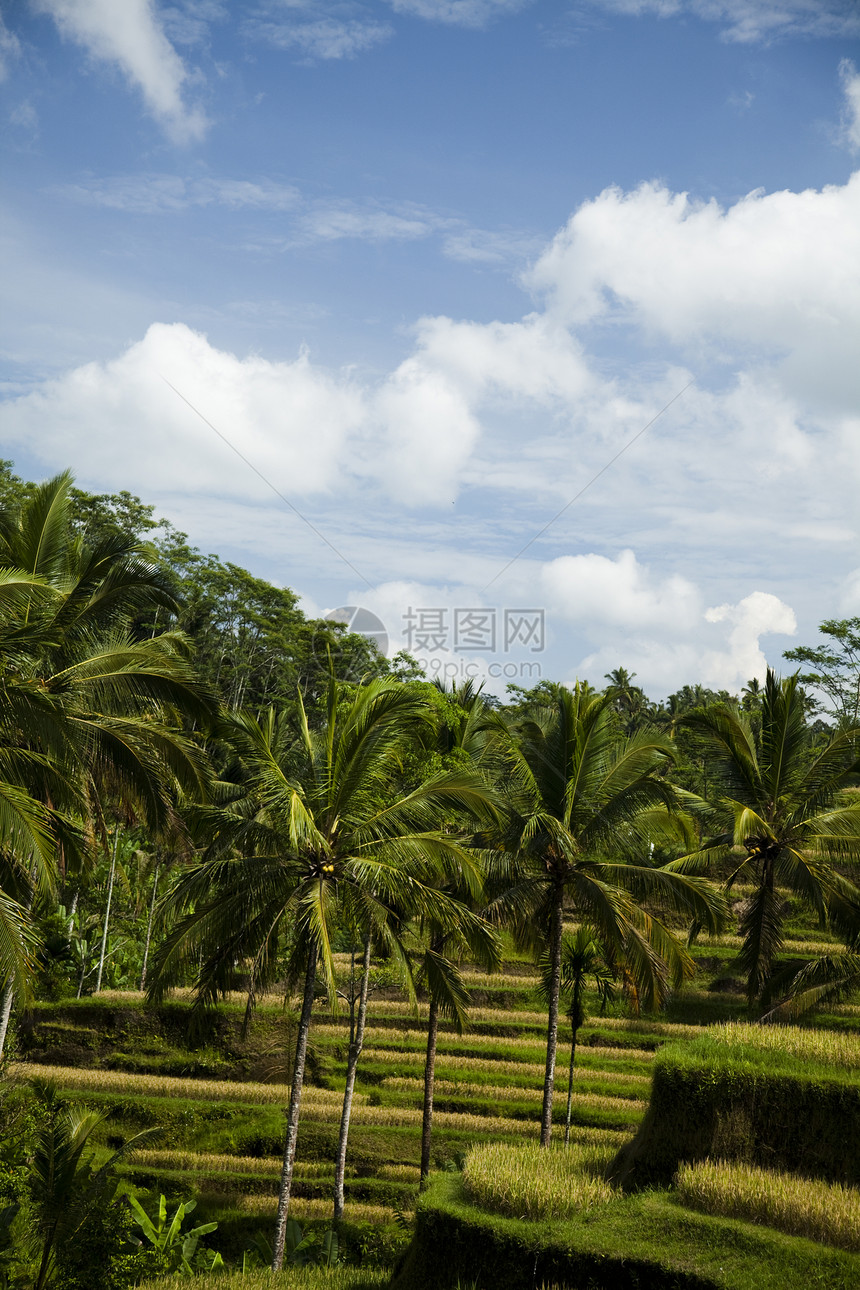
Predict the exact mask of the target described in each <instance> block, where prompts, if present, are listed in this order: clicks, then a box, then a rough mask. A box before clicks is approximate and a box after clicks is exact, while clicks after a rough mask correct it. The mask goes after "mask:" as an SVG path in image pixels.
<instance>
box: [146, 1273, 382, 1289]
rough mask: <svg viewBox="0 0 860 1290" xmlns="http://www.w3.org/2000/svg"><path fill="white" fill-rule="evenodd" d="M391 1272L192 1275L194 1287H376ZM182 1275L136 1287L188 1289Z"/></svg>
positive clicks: (187, 1283)
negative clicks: (193, 1276)
mask: <svg viewBox="0 0 860 1290" xmlns="http://www.w3.org/2000/svg"><path fill="white" fill-rule="evenodd" d="M390 1276H391V1273H390V1271H389V1270H387V1269H383V1268H289V1267H287V1268H284V1270H283V1272H269V1271H268V1270H266V1271H259V1272H249V1273H247V1275H245V1276H243V1275H242V1274H241V1273H238V1272H237V1273H235V1274H234V1275H233V1276H230V1275H229V1274H228V1275H224V1274H223V1273H213V1274H212V1275H210V1276H206V1275H203V1276H198V1277H195V1278H194V1290H376V1287H380V1290H381V1287H383V1286H386V1285H387V1284H388V1281H389V1279H390ZM188 1285H189V1282H188V1278H187V1277H184V1276H178V1275H177V1276H172V1277H160V1278H159V1279H158V1280H157V1281H146V1282H144V1283H143V1284H142V1285H141V1286H140V1287H139V1290H188Z"/></svg>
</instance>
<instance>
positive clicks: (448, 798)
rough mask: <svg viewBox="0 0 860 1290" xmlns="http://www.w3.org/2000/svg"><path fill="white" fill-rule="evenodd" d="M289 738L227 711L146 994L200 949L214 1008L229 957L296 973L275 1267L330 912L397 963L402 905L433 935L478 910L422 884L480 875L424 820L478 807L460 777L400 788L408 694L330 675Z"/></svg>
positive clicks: (203, 989)
mask: <svg viewBox="0 0 860 1290" xmlns="http://www.w3.org/2000/svg"><path fill="white" fill-rule="evenodd" d="M298 708H299V731H298V738H296V737H295V732H294V730H293V729H292V728H291V727H290V725H289V723H288V721H287V720H286V718H284V717H281V716H279V715H278V714H276V713H274V712H272V711H270V712H269V713H267V714H264V715H263V716H262V717H261V718H260V719H259V720H257V719H255V718H253V717H251V716H250V715H248V714H235V715H231V716H230V717H229V719H228V721H227V726H226V729H228V730H229V731H230V733H231V737H232V739H233V741H234V744H235V747H236V750H237V753H238V754H239V757H240V763H241V776H240V781H241V782H240V787H239V789H238V790H237V791H238V793H239V796H238V797H237V800H235V801H234V802H233V803H232V804H231V806H230V809H229V810H226V811H221V812H220V813H219V814H218V818H217V823H216V829H217V836H213V840H212V842H211V843H210V846H209V848H208V850H207V851H206V853H205V854H204V857H203V859H202V862H201V863H200V864H199V865H198V866H196V867H195V868H194V869H192V870H191V871H190V872H189V873H188V874H187V875H186V876H185V877H184V878H183V879H181V880H180V882H179V883H178V884H177V886H176V887H175V888H174V889H173V891H172V892H171V893H170V895H169V896H168V898H167V900H166V901H165V902H164V905H163V907H162V908H163V911H164V912H173V911H182V910H189V911H190V912H188V913H187V914H186V916H185V917H184V918H183V919H182V921H181V922H179V923H178V925H177V926H176V927H175V928H174V930H173V931H172V932H171V934H170V935H169V936H168V937H167V938H166V940H165V942H164V944H163V946H162V948H161V950H160V952H159V954H158V956H157V960H156V965H155V972H154V976H153V979H152V983H151V986H150V993H151V994H152V995H155V996H157V995H158V994H160V993H162V992H163V991H164V990H165V989H166V988H167V987H168V986H169V985H170V984H172V983H174V982H175V981H178V980H180V979H182V976H183V973H184V971H185V970H186V968H187V967H188V965H190V964H196V963H197V962H198V961H199V956H200V955H201V954H202V964H201V966H200V969H199V972H198V976H197V980H196V985H195V989H196V993H197V999H198V1001H199V1003H200V1004H206V1003H212V1002H214V1001H215V1000H216V999H217V997H218V996H219V994H220V993H222V992H223V991H224V990H225V989H227V988H228V987H229V985H230V982H231V979H232V975H233V971H234V964H236V963H244V962H250V964H251V979H252V991H253V992H256V991H259V990H262V989H265V988H266V987H267V986H269V985H271V984H272V983H273V982H274V980H275V979H276V976H277V974H278V968H279V964H278V950H279V947H280V946H281V944H282V943H284V942H286V947H287V951H288V979H289V980H291V981H292V982H294V983H296V984H298V983H299V982H301V989H302V1006H301V1015H300V1020H299V1025H298V1033H297V1038H296V1050H295V1061H294V1064H293V1080H292V1088H291V1093H290V1107H289V1114H288V1124H287V1133H286V1142H285V1147H284V1161H283V1168H282V1173H281V1184H280V1193H279V1200H278V1216H277V1221H276V1227H275V1237H274V1242H273V1260H272V1266H273V1269H275V1270H279V1269H280V1267H281V1266H282V1263H283V1257H284V1239H285V1230H286V1223H287V1215H288V1211H289V1203H290V1192H291V1186H292V1174H293V1161H294V1156H295V1148H296V1137H297V1133H298V1121H299V1110H300V1104H301V1094H302V1084H303V1080H304V1069H305V1058H306V1053H307V1044H308V1034H309V1031H310V1025H311V1012H312V1007H313V1002H314V994H315V987H316V980H317V975H318V973H319V974H320V975H321V976H322V979H323V982H324V984H325V988H326V990H327V993H328V996H329V1003H330V1006H331V1007H332V1008H334V1007H335V1006H336V982H335V973H334V965H333V960H332V950H331V935H332V928H333V926H334V923H335V920H336V919H337V918H338V917H345V918H347V919H348V920H349V922H350V923H351V924H353V925H358V926H363V927H364V928H365V929H366V931H367V932H370V933H371V934H372V936H373V937H374V939H376V940H378V941H379V942H380V943H381V944H383V945H385V946H386V947H387V948H388V950H389V951H390V952H391V954H392V955H393V956H394V957H395V959H397V960H399V961H400V962H401V963H402V964H403V965H404V969H405V971H406V972H407V973H408V970H409V967H408V956H407V953H406V947H405V946H404V943H403V940H402V937H401V935H400V931H399V921H400V915H401V911H403V910H409V911H410V912H412V913H413V914H414V915H416V916H418V917H424V918H431V917H432V918H433V919H434V920H436V921H437V922H438V923H439V924H440V926H441V927H443V929H444V930H445V931H446V932H447V931H450V930H451V929H453V928H454V927H460V926H464V927H468V926H469V925H470V924H472V923H475V922H476V921H477V920H476V919H475V916H474V915H473V914H471V913H470V912H469V910H468V909H465V908H464V907H463V906H461V905H460V904H458V903H457V902H456V901H454V900H452V899H451V898H450V897H449V896H448V895H447V894H445V892H443V891H440V890H438V889H437V887H436V886H435V883H436V879H437V875H439V874H441V875H443V876H444V875H445V874H449V873H452V872H453V873H456V874H457V876H458V879H459V880H460V881H462V882H464V883H465V884H467V885H471V886H472V887H473V889H474V890H475V891H477V890H479V889H480V876H479V874H478V871H477V868H476V866H475V865H474V863H473V861H472V858H471V856H470V855H469V853H468V851H466V850H465V849H464V848H463V846H462V845H460V843H459V841H458V839H457V838H456V837H453V836H449V835H447V834H445V833H444V831H442V830H440V829H439V828H438V819H439V818H440V814H443V813H445V812H448V813H449V814H450V813H451V812H457V811H463V810H469V811H473V812H475V813H478V814H480V813H483V814H484V815H486V813H487V809H488V793H487V790H486V788H485V786H484V785H483V784H482V783H481V781H480V780H479V779H478V778H477V777H476V776H475V775H473V774H467V773H466V772H452V773H449V774H439V775H436V776H434V777H432V778H430V779H428V780H426V781H425V782H424V783H422V784H420V785H419V786H418V787H417V788H415V789H413V790H412V791H403V790H402V788H401V767H402V764H403V761H404V758H405V757H406V755H407V754H408V753H409V752H410V751H411V750H413V749H414V748H415V747H416V746H417V745H418V743H419V741H420V740H421V739H422V738H426V737H427V734H428V731H429V730H430V729H431V728H432V727H431V720H430V709H429V707H428V705H427V702H426V699H425V698H424V697H423V696H422V694H421V691H420V689H419V688H417V687H414V686H410V685H402V684H399V683H397V682H395V681H392V680H389V679H377V680H374V681H371V682H370V683H369V684H367V685H365V686H362V687H359V688H358V689H352V688H351V687H347V686H341V685H338V683H337V682H336V681H335V679H334V678H333V677H332V678H331V679H330V681H329V686H328V695H327V703H326V711H325V718H324V721H323V724H322V727H321V729H319V730H317V731H313V730H311V729H310V727H309V724H308V722H307V718H306V716H305V712H304V707H303V705H302V703H301V700H299V704H298Z"/></svg>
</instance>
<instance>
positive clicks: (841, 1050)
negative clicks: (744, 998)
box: [707, 1021, 860, 1070]
mask: <svg viewBox="0 0 860 1290" xmlns="http://www.w3.org/2000/svg"><path fill="white" fill-rule="evenodd" d="M707 1033H708V1035H709V1037H710V1038H711V1039H712V1040H714V1041H715V1042H716V1043H718V1044H720V1045H723V1044H725V1045H726V1046H728V1047H737V1046H739V1045H743V1046H747V1047H750V1048H759V1049H763V1050H765V1051H767V1052H774V1053H781V1054H785V1055H787V1056H789V1057H798V1058H800V1059H801V1060H806V1061H816V1062H822V1063H824V1064H825V1065H827V1066H842V1067H847V1068H848V1069H853V1070H857V1069H858V1068H860V1035H851V1034H846V1033H845V1032H844V1031H833V1030H802V1029H801V1028H800V1027H799V1026H756V1025H750V1024H749V1023H747V1022H744V1021H726V1022H723V1024H722V1025H719V1026H712V1027H711V1028H709V1030H708V1032H707Z"/></svg>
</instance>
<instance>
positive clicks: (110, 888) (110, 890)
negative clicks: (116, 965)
mask: <svg viewBox="0 0 860 1290" xmlns="http://www.w3.org/2000/svg"><path fill="white" fill-rule="evenodd" d="M118 844H119V825H117V826H116V828H115V829H114V831H113V854H112V856H111V861H110V878H109V879H108V894H107V907H106V908H105V925H104V931H103V932H102V949H101V954H100V955H99V974H98V977H97V978H96V994H98V992H99V990H100V989H101V988H102V972H103V971H104V966H105V950H106V949H107V938H108V925H109V924H110V906H111V901H112V900H113V880H114V875H115V874H116V849H117V846H118Z"/></svg>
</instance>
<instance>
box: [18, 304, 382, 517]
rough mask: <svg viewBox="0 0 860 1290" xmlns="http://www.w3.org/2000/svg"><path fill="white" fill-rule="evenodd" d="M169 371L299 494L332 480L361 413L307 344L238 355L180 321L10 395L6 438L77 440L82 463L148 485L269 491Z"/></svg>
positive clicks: (279, 483)
mask: <svg viewBox="0 0 860 1290" xmlns="http://www.w3.org/2000/svg"><path fill="white" fill-rule="evenodd" d="M162 378H164V379H162ZM165 380H167V381H169V382H170V383H171V384H172V385H174V386H175V387H176V389H178V390H179V391H181V393H182V394H183V395H184V396H185V398H186V399H188V401H189V402H190V403H191V404H192V405H193V406H194V407H196V408H198V409H199V411H200V412H201V413H202V414H203V415H204V416H207V417H208V418H209V419H210V420H211V421H212V422H213V423H214V424H215V425H216V426H217V427H218V429H219V430H222V432H223V433H224V434H225V435H226V437H227V438H228V439H230V440H231V442H233V443H234V444H235V445H236V446H237V447H238V448H239V449H240V450H241V451H242V452H244V453H245V455H246V456H248V457H249V458H251V459H252V460H253V462H254V464H255V466H257V468H258V469H259V470H260V471H261V473H262V474H263V475H265V476H267V477H268V478H270V479H271V481H272V483H273V484H274V485H275V486H276V487H278V488H280V489H282V490H283V491H290V492H292V493H296V494H299V495H304V494H312V493H317V492H325V491H327V490H329V489H331V488H332V487H333V486H335V485H336V484H337V481H338V478H339V474H340V469H341V467H340V462H341V456H342V449H343V445H344V441H345V439H346V437H347V436H348V434H349V433H350V431H351V430H353V429H354V428H355V427H356V426H358V425H360V424H361V421H362V417H363V407H362V396H361V393H360V391H358V390H357V389H355V388H354V387H353V386H352V384H351V383H350V381H349V380H348V378H342V379H340V380H338V379H337V378H334V377H331V376H329V375H328V374H326V373H324V372H321V371H319V370H318V369H314V368H313V367H312V365H311V363H310V361H309V359H308V358H307V356H306V355H304V354H302V355H300V356H299V357H298V358H297V359H296V360H295V361H293V362H285V363H271V362H267V361H265V360H263V359H259V358H254V357H251V358H246V359H239V358H237V357H236V356H235V355H233V354H229V353H226V352H224V351H223V350H218V349H215V348H214V347H213V346H211V345H210V344H209V343H208V341H207V340H206V338H205V337H204V336H201V335H199V334H198V333H196V332H193V331H192V330H191V329H190V328H188V327H186V326H184V325H182V324H179V323H177V324H174V325H172V326H168V325H165V324H158V323H157V324H154V325H153V326H152V327H150V328H149V330H148V332H147V333H146V336H145V337H144V338H143V340H141V341H139V342H137V343H136V344H134V345H132V346H130V348H129V349H127V350H126V351H125V353H124V354H122V355H120V357H119V358H116V359H113V360H111V361H110V362H107V363H88V364H86V365H85V366H83V367H78V368H76V369H74V370H73V371H71V372H70V373H68V374H67V375H66V376H63V377H60V378H58V379H55V380H53V381H48V382H46V383H45V384H44V385H43V386H42V387H41V388H40V389H39V390H38V391H36V392H34V393H32V394H29V395H27V396H25V397H24V398H21V399H19V400H17V401H16V402H15V403H14V404H12V405H11V407H9V406H7V409H6V417H5V434H6V437H7V440H8V441H10V442H17V443H18V444H21V445H24V444H26V445H28V446H29V448H30V450H31V451H34V450H35V451H37V452H38V453H40V454H41V455H42V456H43V457H46V458H51V457H56V456H57V455H58V454H61V455H64V454H65V453H67V452H68V450H69V445H70V444H72V443H75V444H76V451H75V456H76V459H77V461H78V463H79V468H80V469H81V470H82V471H84V472H86V473H93V474H95V473H97V474H98V475H99V476H100V477H101V478H104V479H105V481H106V482H107V483H109V485H110V486H111V487H119V486H120V485H122V486H127V483H128V480H129V478H130V477H133V478H134V479H135V480H136V481H138V483H137V486H138V487H140V488H141V489H143V490H155V491H159V492H160V491H176V492H183V493H190V494H200V493H207V492H209V493H216V494H222V495H225V496H233V497H237V496H238V497H241V498H242V499H243V500H245V501H253V500H254V499H256V498H259V497H268V495H269V494H268V491H267V490H266V489H265V487H264V485H263V484H262V483H260V481H259V480H258V479H257V478H256V477H255V476H254V475H253V473H252V472H250V471H249V470H248V469H247V468H246V467H240V466H239V464H238V463H237V461H236V458H235V456H234V455H233V454H232V453H231V452H230V449H229V448H227V447H226V446H225V445H223V444H222V443H220V442H219V441H218V440H217V439H216V438H215V436H214V435H213V433H212V431H211V430H210V429H208V428H207V426H206V425H205V424H204V422H203V421H202V420H201V419H200V418H199V417H198V416H195V415H194V413H193V412H192V411H191V409H190V408H189V407H188V406H187V405H186V404H185V403H183V402H182V401H181V400H180V399H179V398H177V396H176V394H175V393H174V392H173V390H171V389H170V388H169V387H168V385H166V384H165ZM82 424H83V425H86V426H87V433H86V438H85V442H81V441H80V433H79V428H80V426H81V425H82ZM311 437H312V439H313V444H314V451H313V453H309V452H307V451H306V447H307V443H308V441H309V439H310V438H311ZM122 481H125V484H122Z"/></svg>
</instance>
